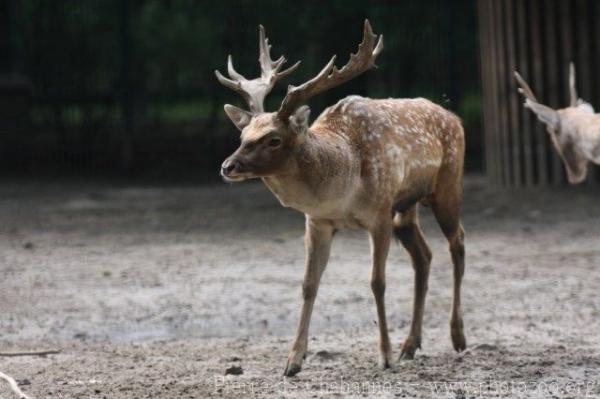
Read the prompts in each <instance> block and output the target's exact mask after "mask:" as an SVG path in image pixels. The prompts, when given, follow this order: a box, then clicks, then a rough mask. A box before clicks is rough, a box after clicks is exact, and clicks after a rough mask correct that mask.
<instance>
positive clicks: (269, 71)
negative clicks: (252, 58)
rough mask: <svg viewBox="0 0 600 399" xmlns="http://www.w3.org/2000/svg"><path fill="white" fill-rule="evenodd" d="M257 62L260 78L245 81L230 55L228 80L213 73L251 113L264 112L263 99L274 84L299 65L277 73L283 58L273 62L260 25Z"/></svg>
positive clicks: (283, 61)
mask: <svg viewBox="0 0 600 399" xmlns="http://www.w3.org/2000/svg"><path fill="white" fill-rule="evenodd" d="M258 62H259V63H260V69H261V74H260V77H258V78H256V79H252V80H248V79H246V78H245V77H244V76H243V75H241V74H240V73H238V72H237V71H236V70H235V68H234V67H233V61H232V58H231V55H229V56H228V57H227V73H228V74H229V78H226V77H225V76H223V75H222V74H221V72H219V71H215V75H216V76H217V79H218V80H219V82H220V83H221V84H222V85H223V86H225V87H227V88H229V89H231V90H233V91H235V92H237V93H239V94H240V95H241V96H242V97H243V98H244V100H246V102H247V103H248V106H249V107H250V111H252V112H253V113H261V112H264V100H265V97H266V96H267V94H269V92H270V91H271V90H272V89H273V86H275V83H276V82H277V81H278V80H279V79H282V78H284V77H286V76H288V75H289V74H290V73H292V72H294V71H295V70H296V68H298V66H299V65H300V61H298V62H297V63H295V64H294V65H292V66H291V67H289V68H288V69H286V70H284V71H282V72H279V70H280V69H281V67H282V66H283V64H284V63H285V62H286V59H285V57H283V56H281V57H279V58H278V59H277V60H275V61H273V60H272V59H271V45H269V39H267V38H266V36H265V28H264V27H263V26H262V25H260V28H259V57H258Z"/></svg>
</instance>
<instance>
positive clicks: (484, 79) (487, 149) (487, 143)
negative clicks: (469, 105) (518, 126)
mask: <svg viewBox="0 0 600 399" xmlns="http://www.w3.org/2000/svg"><path fill="white" fill-rule="evenodd" d="M488 6H489V4H488V1H487V0H479V1H478V2H477V14H478V30H479V35H478V39H479V56H480V61H479V69H480V76H481V85H482V103H483V123H482V127H483V134H484V140H483V150H484V153H485V160H484V168H485V173H486V176H487V179H488V183H489V184H490V185H496V181H495V179H494V173H495V170H494V166H495V165H494V160H493V159H494V147H493V146H492V137H493V135H494V129H493V128H492V123H493V121H492V109H491V101H490V99H491V96H492V93H491V90H490V83H491V82H490V81H491V78H490V65H489V57H490V55H489V53H490V40H489V37H490V28H491V27H490V25H489V21H488V19H489V12H488V8H489V7H488Z"/></svg>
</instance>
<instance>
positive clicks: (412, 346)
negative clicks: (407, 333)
mask: <svg viewBox="0 0 600 399" xmlns="http://www.w3.org/2000/svg"><path fill="white" fill-rule="evenodd" d="M420 348H421V343H420V339H413V338H411V337H408V338H406V340H405V341H404V343H403V344H402V348H400V360H413V359H414V358H415V352H416V351H417V349H420Z"/></svg>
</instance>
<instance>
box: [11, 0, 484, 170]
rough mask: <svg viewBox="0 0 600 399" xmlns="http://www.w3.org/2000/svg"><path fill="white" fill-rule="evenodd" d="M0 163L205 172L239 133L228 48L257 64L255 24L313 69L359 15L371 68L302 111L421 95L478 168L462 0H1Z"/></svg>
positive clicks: (475, 89)
mask: <svg viewBox="0 0 600 399" xmlns="http://www.w3.org/2000/svg"><path fill="white" fill-rule="evenodd" d="M0 4H1V9H0V18H1V19H0V26H3V28H2V29H1V30H0V73H1V74H2V75H1V79H0V101H1V102H2V105H3V106H2V111H0V112H1V113H0V120H1V121H2V123H0V127H1V128H2V133H1V135H0V155H1V158H0V162H1V163H0V164H1V166H2V170H3V171H4V172H6V173H20V174H22V173H25V174H41V173H43V174H47V173H49V172H53V173H61V174H65V173H69V174H85V175H88V174H100V175H102V174H115V173H123V172H126V173H128V174H133V175H138V176H139V175H165V176H184V175H185V176H196V175H201V174H203V173H208V174H215V173H216V172H215V171H216V170H217V169H218V165H219V164H220V162H221V160H222V158H223V157H225V156H226V155H227V154H228V153H229V152H230V151H231V150H233V149H234V148H235V146H236V144H237V140H238V133H237V131H236V130H235V129H234V127H233V125H232V124H231V123H230V122H229V121H228V120H226V118H225V115H224V112H223V111H222V106H223V104H224V103H233V104H237V105H242V106H245V104H243V102H242V101H241V99H240V98H239V97H238V96H237V94H235V93H233V92H230V91H229V90H227V89H225V88H223V87H221V86H220V85H219V84H218V82H217V80H216V79H215V77H214V70H215V69H220V70H221V71H223V72H225V69H226V57H227V54H230V53H231V54H232V55H233V57H234V64H235V66H236V69H237V70H238V71H239V72H241V73H242V74H244V75H246V76H248V77H254V76H256V74H257V73H258V71H259V70H258V62H257V57H258V40H257V39H258V24H263V25H264V26H265V27H266V29H267V35H268V37H269V38H270V39H271V43H272V44H273V48H272V55H273V57H274V58H275V57H279V55H281V54H285V56H286V58H287V59H288V62H289V63H292V62H295V61H296V60H302V65H301V67H300V68H299V70H298V71H297V72H296V73H295V74H293V75H292V76H291V77H290V78H288V79H287V80H286V81H285V82H283V84H280V85H279V87H278V88H277V89H276V90H275V91H274V92H273V93H272V95H271V96H270V98H269V99H268V101H267V109H273V108H275V107H276V106H277V105H278V102H279V101H280V100H281V99H282V95H283V93H284V91H285V86H286V85H287V84H288V83H296V84H297V83H299V82H301V81H303V80H306V79H308V78H310V77H312V76H313V75H314V74H316V73H317V72H318V71H319V70H320V69H321V67H322V66H323V65H324V64H325V63H326V62H327V61H328V59H329V58H330V57H331V55H332V54H338V55H339V58H338V65H341V64H342V63H345V62H346V61H347V59H348V54H349V53H350V52H353V51H355V50H356V46H357V44H358V43H359V41H360V39H361V35H362V24H363V20H364V18H369V19H370V21H371V24H372V26H373V28H374V31H375V32H376V33H383V34H384V36H385V49H384V51H383V53H382V54H381V56H380V58H379V60H378V66H379V68H378V69H376V70H374V71H370V72H368V73H367V74H365V75H363V76H361V77H360V78H357V79H356V80H354V81H352V82H350V83H348V84H346V85H344V86H342V87H339V88H336V89H334V90H332V91H330V92H327V93H324V94H323V95H321V96H319V97H317V98H314V99H313V100H311V102H310V106H311V108H312V109H313V115H315V116H316V115H317V114H318V113H319V112H320V111H322V110H323V109H324V108H325V107H326V106H328V105H331V104H333V103H335V102H336V101H337V100H339V99H340V98H342V97H344V96H346V95H348V94H361V95H366V96H371V97H418V96H422V97H427V98H429V99H431V100H433V101H436V102H438V103H440V104H443V105H444V106H445V107H447V108H449V109H451V110H453V111H454V112H456V113H457V114H458V115H459V116H460V117H461V118H462V119H463V120H464V123H465V126H466V131H467V138H468V154H467V155H468V156H467V167H468V168H471V169H478V168H480V167H481V162H482V159H481V151H480V147H481V140H480V130H481V128H480V119H481V117H480V114H481V110H480V97H481V96H480V89H479V72H478V52H477V32H476V8H475V2H474V1H468V0H458V1H452V2H450V1H446V0H419V1H416V0H404V1H400V0H398V1H385V0H380V1H375V0H373V1H359V0H331V1H320V2H317V1H310V0H298V1H287V2H286V1H276V0H263V1H249V0H236V1H233V0H230V1H208V0H205V1H193V0H170V1H169V0H163V1H160V0H146V1H142V0H132V1H118V0H102V1H93V0H72V1H60V2H59V1H52V0H27V1H18V0H2V1H0Z"/></svg>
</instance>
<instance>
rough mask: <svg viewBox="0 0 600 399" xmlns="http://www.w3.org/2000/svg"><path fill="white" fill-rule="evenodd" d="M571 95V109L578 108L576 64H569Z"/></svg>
mask: <svg viewBox="0 0 600 399" xmlns="http://www.w3.org/2000/svg"><path fill="white" fill-rule="evenodd" d="M569 93H570V95H571V107H576V106H577V104H578V103H579V101H578V98H577V89H576V88H575V64H573V63H572V62H571V63H570V64H569Z"/></svg>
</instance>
